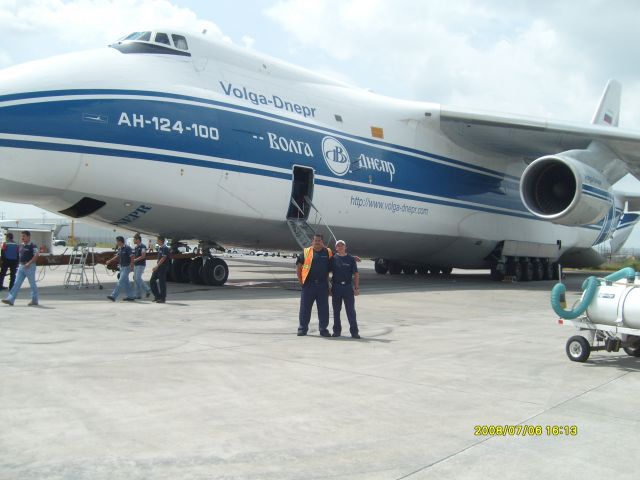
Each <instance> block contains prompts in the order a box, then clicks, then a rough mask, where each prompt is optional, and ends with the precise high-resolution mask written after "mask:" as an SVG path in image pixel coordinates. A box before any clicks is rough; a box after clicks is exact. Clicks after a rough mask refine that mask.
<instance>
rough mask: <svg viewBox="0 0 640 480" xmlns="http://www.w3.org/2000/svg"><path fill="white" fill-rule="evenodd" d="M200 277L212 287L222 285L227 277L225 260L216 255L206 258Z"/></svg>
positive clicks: (227, 270) (227, 268)
mask: <svg viewBox="0 0 640 480" xmlns="http://www.w3.org/2000/svg"><path fill="white" fill-rule="evenodd" d="M202 278H203V280H204V283H206V284H207V285H210V286H213V287H219V286H220V285H224V284H225V282H226V281H227V278H229V266H228V265H227V262H225V261H224V260H222V259H221V258H217V257H211V258H208V259H207V260H206V262H205V263H204V266H203V267H202Z"/></svg>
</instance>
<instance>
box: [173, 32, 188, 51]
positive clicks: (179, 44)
mask: <svg viewBox="0 0 640 480" xmlns="http://www.w3.org/2000/svg"><path fill="white" fill-rule="evenodd" d="M171 38H173V44H174V45H175V47H176V48H177V49H179V50H189V45H187V39H186V38H184V37H183V36H182V35H176V34H175V33H174V34H172V35H171Z"/></svg>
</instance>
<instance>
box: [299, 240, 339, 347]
mask: <svg viewBox="0 0 640 480" xmlns="http://www.w3.org/2000/svg"><path fill="white" fill-rule="evenodd" d="M332 256H333V252H332V251H331V249H329V248H327V247H325V246H324V240H323V238H322V235H318V234H316V235H314V236H313V242H312V244H311V246H310V247H307V248H305V249H304V252H303V253H302V254H301V255H298V260H297V261H296V273H297V275H298V281H299V282H300V285H302V295H301V297H300V314H299V321H300V325H299V326H298V336H300V337H302V336H304V335H306V334H307V331H308V330H309V322H310V321H311V309H312V307H313V303H314V302H315V303H316V308H317V309H318V321H319V329H320V335H322V336H323V337H330V336H331V334H330V333H329V268H330V264H329V261H330V260H331V257H332Z"/></svg>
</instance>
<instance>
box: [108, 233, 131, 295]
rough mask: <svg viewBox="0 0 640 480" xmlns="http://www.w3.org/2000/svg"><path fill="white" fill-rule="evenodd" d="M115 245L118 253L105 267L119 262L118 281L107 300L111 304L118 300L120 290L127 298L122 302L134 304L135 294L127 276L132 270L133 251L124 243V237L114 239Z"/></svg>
mask: <svg viewBox="0 0 640 480" xmlns="http://www.w3.org/2000/svg"><path fill="white" fill-rule="evenodd" d="M116 245H117V246H118V251H117V252H116V255H115V256H114V257H113V258H111V259H109V260H108V261H107V265H109V264H110V263H111V262H115V261H116V260H119V261H120V278H119V279H118V283H117V284H116V288H114V289H113V292H112V293H111V295H107V298H108V299H109V300H111V301H112V302H115V301H116V300H117V299H118V295H120V290H125V291H126V293H127V296H126V297H125V298H124V301H125V302H135V301H136V294H135V292H134V291H133V288H132V287H131V283H130V282H129V274H130V273H131V270H133V250H132V248H131V247H130V246H129V245H126V244H125V243H124V237H121V236H118V237H116Z"/></svg>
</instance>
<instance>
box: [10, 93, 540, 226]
mask: <svg viewBox="0 0 640 480" xmlns="http://www.w3.org/2000/svg"><path fill="white" fill-rule="evenodd" d="M123 113H124V114H125V115H126V119H127V121H126V122H124V123H122V122H121V118H122V114H123ZM91 115H96V116H98V117H99V118H101V119H102V120H104V119H107V121H106V122H104V121H101V122H91V121H86V119H87V118H91ZM134 116H135V117H134ZM96 118H97V117H96ZM154 118H155V119H156V120H155V121H153V122H151V123H149V122H150V121H151V120H152V119H154ZM162 118H167V119H168V120H169V126H168V127H166V129H167V130H168V131H162V130H159V129H157V127H156V126H157V124H158V122H159V121H160V119H162ZM25 119H29V120H28V121H25ZM135 119H137V120H140V119H143V121H144V122H145V123H144V124H140V122H138V126H134V125H135V124H136V121H135ZM178 121H180V122H181V127H180V128H182V130H183V131H182V133H180V132H179V131H177V130H176V129H175V128H174V127H175V124H176V122H178ZM119 122H120V123H121V124H120V125H118V123H119ZM188 127H189V128H191V130H190V131H186V130H185V129H186V128H188ZM210 127H212V128H215V129H217V131H218V133H219V137H220V139H219V140H218V141H215V140H211V139H207V138H202V136H201V135H199V136H196V130H198V129H201V128H204V131H208V130H207V129H209V128H210ZM0 132H3V133H9V134H17V135H28V136H42V137H55V138H64V139H73V140H82V141H90V142H103V143H109V144H117V145H125V146H134V147H144V148H156V149H162V150H169V151H173V152H175V153H176V156H179V155H180V153H182V152H186V153H191V154H196V155H205V156H208V157H218V158H223V159H230V160H239V161H243V162H247V163H260V164H262V165H265V166H269V167H275V168H283V169H286V170H291V168H292V166H293V165H309V166H313V167H314V168H315V170H316V173H317V174H320V175H325V176H328V177H334V175H333V174H332V172H331V171H330V170H329V168H328V167H327V165H326V163H325V161H324V158H323V152H322V141H323V139H324V138H325V137H326V135H325V133H324V132H318V131H314V130H311V129H309V128H301V127H298V126H295V125H293V126H292V125H289V124H286V123H283V122H275V121H273V120H271V119H268V118H261V117H259V116H255V115H246V114H241V113H237V112H235V111H228V110H222V109H214V108H208V107H202V106H195V105H190V104H185V103H174V102H171V103H169V102H161V101H154V100H137V99H99V100H92V99H78V100H62V99H61V100H56V101H46V102H38V103H26V104H20V105H12V106H6V107H3V108H2V115H1V116H0ZM201 133H202V132H201ZM270 136H271V137H272V138H276V139H277V140H276V141H275V142H274V141H272V140H270ZM336 136H338V135H336ZM339 139H340V141H341V142H342V143H343V145H344V146H345V147H346V149H347V151H348V152H349V155H350V159H351V171H350V172H349V173H348V174H347V175H345V176H343V177H336V181H339V180H341V179H343V180H350V181H355V182H360V183H366V184H372V185H375V186H383V187H390V188H394V189H400V190H405V191H409V192H413V193H420V194H427V195H434V196H437V197H444V199H445V200H446V201H449V202H456V201H458V202H460V201H463V202H473V203H478V204H480V205H481V206H482V207H483V208H489V209H491V208H492V207H493V208H504V209H509V210H512V211H513V212H512V213H515V214H517V215H518V216H523V217H527V218H533V217H532V215H531V214H530V213H529V212H528V211H526V209H525V208H524V206H523V205H522V202H521V201H520V197H519V192H518V185H517V184H516V183H515V182H513V181H511V180H506V181H505V179H504V178H498V177H496V176H495V175H496V174H495V172H493V173H492V174H484V173H480V172H478V171H471V170H466V169H465V168H460V167H457V166H452V165H449V164H445V163H440V162H434V161H430V160H428V159H424V158H417V157H415V156H413V155H410V154H406V153H402V152H398V151H391V150H388V149H383V148H378V147H377V146H376V145H371V144H370V142H369V141H367V143H365V142H363V141H357V140H353V139H351V138H342V136H340V137H339ZM274 144H275V145H276V146H277V148H270V147H273V146H274ZM283 145H287V146H283ZM394 148H396V147H394ZM286 150H289V151H286ZM361 155H362V156H365V157H367V158H369V159H372V160H373V159H375V162H376V164H378V165H382V162H387V164H392V165H394V173H393V175H392V174H390V172H388V171H378V170H375V169H372V168H366V167H365V168H362V167H361V166H360V165H359V162H358V159H359V158H360V157H361ZM134 156H136V155H134ZM369 166H371V165H369ZM465 166H466V168H474V169H475V166H473V165H470V164H467V165H465ZM216 168H217V167H216ZM224 168H227V169H228V167H227V166H225V167H224ZM476 170H477V169H476ZM394 195H395V194H394Z"/></svg>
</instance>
